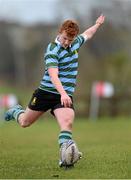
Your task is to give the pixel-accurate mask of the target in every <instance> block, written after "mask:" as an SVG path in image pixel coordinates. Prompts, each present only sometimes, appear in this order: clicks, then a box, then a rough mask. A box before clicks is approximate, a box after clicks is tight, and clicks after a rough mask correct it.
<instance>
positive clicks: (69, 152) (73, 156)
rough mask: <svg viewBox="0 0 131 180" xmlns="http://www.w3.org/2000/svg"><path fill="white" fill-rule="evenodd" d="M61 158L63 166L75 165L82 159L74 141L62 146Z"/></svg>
mask: <svg viewBox="0 0 131 180" xmlns="http://www.w3.org/2000/svg"><path fill="white" fill-rule="evenodd" d="M60 157H61V162H62V164H63V165H73V164H75V163H76V162H77V161H78V160H79V159H80V153H79V150H78V147H77V145H76V143H75V142H74V141H73V140H69V141H67V142H65V143H63V144H62V146H61V150H60Z"/></svg>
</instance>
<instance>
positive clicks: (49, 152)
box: [0, 118, 131, 179]
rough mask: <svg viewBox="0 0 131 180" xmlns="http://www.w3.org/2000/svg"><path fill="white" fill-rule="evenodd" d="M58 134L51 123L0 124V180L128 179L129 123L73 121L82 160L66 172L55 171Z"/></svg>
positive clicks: (130, 168) (130, 173)
mask: <svg viewBox="0 0 131 180" xmlns="http://www.w3.org/2000/svg"><path fill="white" fill-rule="evenodd" d="M58 134H59V127H58V125H57V123H56V122H55V120H54V119H47V118H43V119H41V120H39V121H38V122H36V123H35V124H33V125H32V126H31V127H29V128H26V129H22V128H20V127H19V126H18V124H16V123H15V122H5V123H1V126H0V179H107V178H108V179H129V178H131V119H124V118H123V119H101V120H97V121H96V122H91V121H89V120H86V119H76V122H75V124H74V133H73V137H74V139H75V140H76V141H77V144H78V146H79V149H80V150H81V151H82V152H83V159H81V161H79V162H78V163H77V164H76V165H75V168H72V169H69V170H65V169H60V168H59V167H58V155H59V148H58V144H57V137H58Z"/></svg>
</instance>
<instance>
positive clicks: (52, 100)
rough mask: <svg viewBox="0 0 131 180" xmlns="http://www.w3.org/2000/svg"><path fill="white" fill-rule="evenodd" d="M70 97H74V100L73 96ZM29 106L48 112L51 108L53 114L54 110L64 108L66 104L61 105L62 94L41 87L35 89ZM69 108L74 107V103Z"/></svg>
mask: <svg viewBox="0 0 131 180" xmlns="http://www.w3.org/2000/svg"><path fill="white" fill-rule="evenodd" d="M70 98H71V99H72V102H73V98H72V96H70ZM28 107H29V108H30V109H31V110H34V111H43V112H46V111H48V110H51V114H53V115H54V112H53V111H54V110H55V109H58V108H64V106H63V105H61V95H60V94H55V93H51V92H48V91H44V90H42V89H39V88H38V89H36V90H35V91H34V93H33V95H32V98H31V100H30V102H29V104H28ZM69 108H71V109H74V106H73V104H72V105H71V107H69Z"/></svg>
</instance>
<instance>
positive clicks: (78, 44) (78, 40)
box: [73, 34, 87, 50]
mask: <svg viewBox="0 0 131 180" xmlns="http://www.w3.org/2000/svg"><path fill="white" fill-rule="evenodd" d="M86 40H87V39H85V37H84V36H83V35H82V34H80V35H78V36H77V37H76V38H75V40H74V42H73V45H74V46H75V47H76V49H77V50H78V49H79V48H80V47H81V46H82V44H84V43H85V42H86Z"/></svg>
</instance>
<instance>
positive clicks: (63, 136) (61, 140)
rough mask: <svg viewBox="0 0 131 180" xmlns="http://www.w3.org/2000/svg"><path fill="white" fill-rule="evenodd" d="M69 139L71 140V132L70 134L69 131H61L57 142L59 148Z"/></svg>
mask: <svg viewBox="0 0 131 180" xmlns="http://www.w3.org/2000/svg"><path fill="white" fill-rule="evenodd" d="M70 139H72V132H70V131H61V132H60V134H59V141H58V143H59V146H60V147H61V145H62V144H63V143H64V142H66V141H68V140H70Z"/></svg>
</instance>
